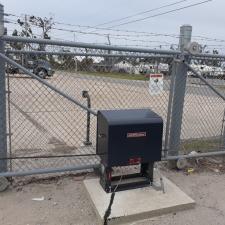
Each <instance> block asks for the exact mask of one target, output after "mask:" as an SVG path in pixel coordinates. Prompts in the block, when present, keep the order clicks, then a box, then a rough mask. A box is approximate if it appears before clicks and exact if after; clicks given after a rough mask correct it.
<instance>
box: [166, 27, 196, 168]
mask: <svg viewBox="0 0 225 225" xmlns="http://www.w3.org/2000/svg"><path fill="white" fill-rule="evenodd" d="M191 35H192V26H190V25H183V26H181V27H180V40H179V50H180V51H181V55H180V56H179V57H178V60H176V59H174V62H173V69H172V71H173V74H172V75H171V76H173V78H174V79H171V80H173V82H174V83H173V85H172V86H173V90H172V91H171V92H170V95H172V96H171V98H172V101H171V102H172V104H171V109H169V110H170V112H171V114H170V118H169V119H170V129H169V144H168V155H169V156H177V155H178V154H179V147H180V136H181V125H182V117H183V107H184V98H185V90H186V81H187V67H186V66H185V64H184V63H183V60H188V56H185V54H183V53H184V50H185V47H186V46H187V45H188V43H190V42H191ZM169 166H170V167H172V168H174V167H176V161H171V162H170V163H169Z"/></svg>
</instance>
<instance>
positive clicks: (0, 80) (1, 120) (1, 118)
mask: <svg viewBox="0 0 225 225" xmlns="http://www.w3.org/2000/svg"><path fill="white" fill-rule="evenodd" d="M3 35H4V7H3V5H1V4H0V37H1V36H3ZM0 52H1V53H2V54H4V41H2V40H1V39H0ZM6 157H7V128H6V81H5V61H4V60H0V158H6ZM6 171H7V160H0V173H1V172H6Z"/></svg>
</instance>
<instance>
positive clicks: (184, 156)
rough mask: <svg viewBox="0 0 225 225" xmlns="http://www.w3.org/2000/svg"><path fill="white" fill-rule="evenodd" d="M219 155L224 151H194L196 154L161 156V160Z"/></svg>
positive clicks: (224, 153)
mask: <svg viewBox="0 0 225 225" xmlns="http://www.w3.org/2000/svg"><path fill="white" fill-rule="evenodd" d="M221 155H225V151H217V152H207V153H196V154H192V155H178V156H168V157H166V158H162V161H171V160H178V159H191V158H201V157H211V156H221Z"/></svg>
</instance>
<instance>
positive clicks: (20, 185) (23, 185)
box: [0, 163, 225, 225]
mask: <svg viewBox="0 0 225 225" xmlns="http://www.w3.org/2000/svg"><path fill="white" fill-rule="evenodd" d="M216 164H217V163H216ZM213 165H215V163H214V164H213ZM204 166H206V165H204ZM210 166H211V164H210ZM207 167H208V165H207ZM197 168H198V167H196V169H195V170H194V172H193V173H191V174H186V173H185V171H170V170H167V169H165V168H164V169H162V170H161V172H162V173H163V174H164V175H165V176H166V177H168V178H169V179H171V180H172V181H173V182H174V183H175V184H177V185H178V186H179V187H180V188H181V189H182V190H183V191H184V192H186V193H187V194H188V195H190V197H192V198H193V199H194V200H195V201H196V207H195V209H193V210H187V211H183V212H178V213H174V214H167V215H164V216H161V217H156V218H151V219H149V220H146V221H140V222H135V223H132V225H149V224H151V225H161V224H164V225H181V224H187V225H196V224H199V225H214V224H217V225H224V220H225V204H224V197H225V194H224V187H225V173H224V171H222V170H221V171H220V173H216V172H209V171H208V170H203V169H202V170H201V171H200V170H197ZM201 168H202V166H201ZM211 171H213V170H211ZM87 176H88V177H90V176H94V175H93V174H79V175H69V176H63V177H52V178H44V179H43V178H42V179H37V178H30V179H25V180H22V179H19V180H18V179H17V180H16V182H14V184H13V185H12V186H11V187H10V188H9V189H8V190H7V191H6V192H3V193H0V198H1V201H0V224H4V225H12V224H13V225H28V224H29V225H62V224H63V225H98V223H97V216H96V215H95V211H94V209H93V207H92V204H91V202H90V201H89V198H88V196H87V194H86V191H85V189H84V185H83V180H84V179H86V177H87ZM43 197H44V200H41V201H35V200H32V199H33V198H40V199H43Z"/></svg>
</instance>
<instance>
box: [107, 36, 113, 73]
mask: <svg viewBox="0 0 225 225" xmlns="http://www.w3.org/2000/svg"><path fill="white" fill-rule="evenodd" d="M107 40H108V45H111V41H110V36H109V34H108V35H107ZM108 54H109V55H110V54H111V50H108ZM106 62H107V67H108V71H110V66H111V64H112V61H111V58H110V57H107V58H106Z"/></svg>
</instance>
